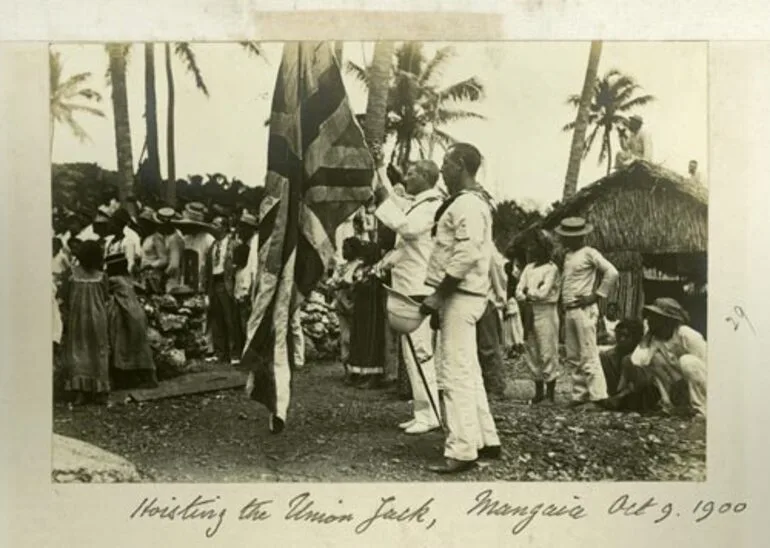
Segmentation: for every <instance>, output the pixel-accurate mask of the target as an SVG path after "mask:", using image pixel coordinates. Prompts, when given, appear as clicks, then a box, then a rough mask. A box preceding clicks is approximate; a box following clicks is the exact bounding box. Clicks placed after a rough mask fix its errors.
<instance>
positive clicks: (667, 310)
mask: <svg viewBox="0 0 770 548" xmlns="http://www.w3.org/2000/svg"><path fill="white" fill-rule="evenodd" d="M644 309H645V310H647V311H648V312H652V313H653V314H657V315H658V316H663V317H665V318H671V319H673V320H677V321H679V322H682V323H690V315H689V314H687V311H686V310H685V309H684V308H682V305H681V304H679V303H678V302H677V301H676V299H672V298H671V297H660V298H659V299H655V300H654V301H653V303H652V304H648V305H647V306H645V307H644Z"/></svg>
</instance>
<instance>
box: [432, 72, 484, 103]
mask: <svg viewBox="0 0 770 548" xmlns="http://www.w3.org/2000/svg"><path fill="white" fill-rule="evenodd" d="M438 95H439V98H440V100H442V101H445V100H447V99H451V100H453V101H471V102H475V101H480V100H481V99H483V98H484V85H483V84H482V83H481V82H480V81H479V80H478V79H477V78H476V77H475V76H472V77H471V78H468V79H466V80H462V81H460V82H457V83H455V84H452V85H451V86H449V87H446V88H444V89H442V90H441V91H439V92H438Z"/></svg>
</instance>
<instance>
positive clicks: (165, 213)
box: [156, 207, 181, 223]
mask: <svg viewBox="0 0 770 548" xmlns="http://www.w3.org/2000/svg"><path fill="white" fill-rule="evenodd" d="M156 216H157V218H158V222H160V223H170V222H171V221H178V220H179V219H181V216H180V215H179V213H177V212H176V211H174V208H172V207H162V208H160V209H159V210H158V213H157V215H156Z"/></svg>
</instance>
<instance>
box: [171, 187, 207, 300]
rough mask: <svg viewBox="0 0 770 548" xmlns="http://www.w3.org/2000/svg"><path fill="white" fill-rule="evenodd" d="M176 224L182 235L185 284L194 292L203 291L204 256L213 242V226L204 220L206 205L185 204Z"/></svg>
mask: <svg viewBox="0 0 770 548" xmlns="http://www.w3.org/2000/svg"><path fill="white" fill-rule="evenodd" d="M176 225H177V227H179V229H180V231H181V232H182V234H183V236H184V255H183V262H184V277H185V284H186V285H188V286H190V287H191V288H192V289H193V290H194V291H195V292H196V293H205V291H206V287H207V283H208V282H207V281H206V257H208V253H209V250H210V249H211V246H212V245H213V243H214V236H212V235H211V232H212V231H213V227H212V226H211V225H210V224H209V223H207V222H206V206H204V205H203V204H201V203H198V202H191V203H189V204H187V205H186V206H185V208H184V210H183V211H182V219H180V220H179V221H176Z"/></svg>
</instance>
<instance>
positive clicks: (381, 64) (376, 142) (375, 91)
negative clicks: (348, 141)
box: [364, 41, 394, 162]
mask: <svg viewBox="0 0 770 548" xmlns="http://www.w3.org/2000/svg"><path fill="white" fill-rule="evenodd" d="M393 48H394V44H393V42H383V41H380V42H377V43H376V44H375V46H374V56H373V57H372V66H371V70H370V74H369V97H368V99H367V102H366V118H365V120H364V122H365V123H364V136H365V137H366V142H367V144H368V145H369V148H371V149H372V150H377V149H381V147H382V145H383V144H384V142H385V132H386V117H387V108H388V84H389V82H388V77H389V75H390V66H391V60H392V58H393ZM376 160H377V161H378V162H381V161H382V158H381V157H380V156H379V155H377V157H376Z"/></svg>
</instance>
